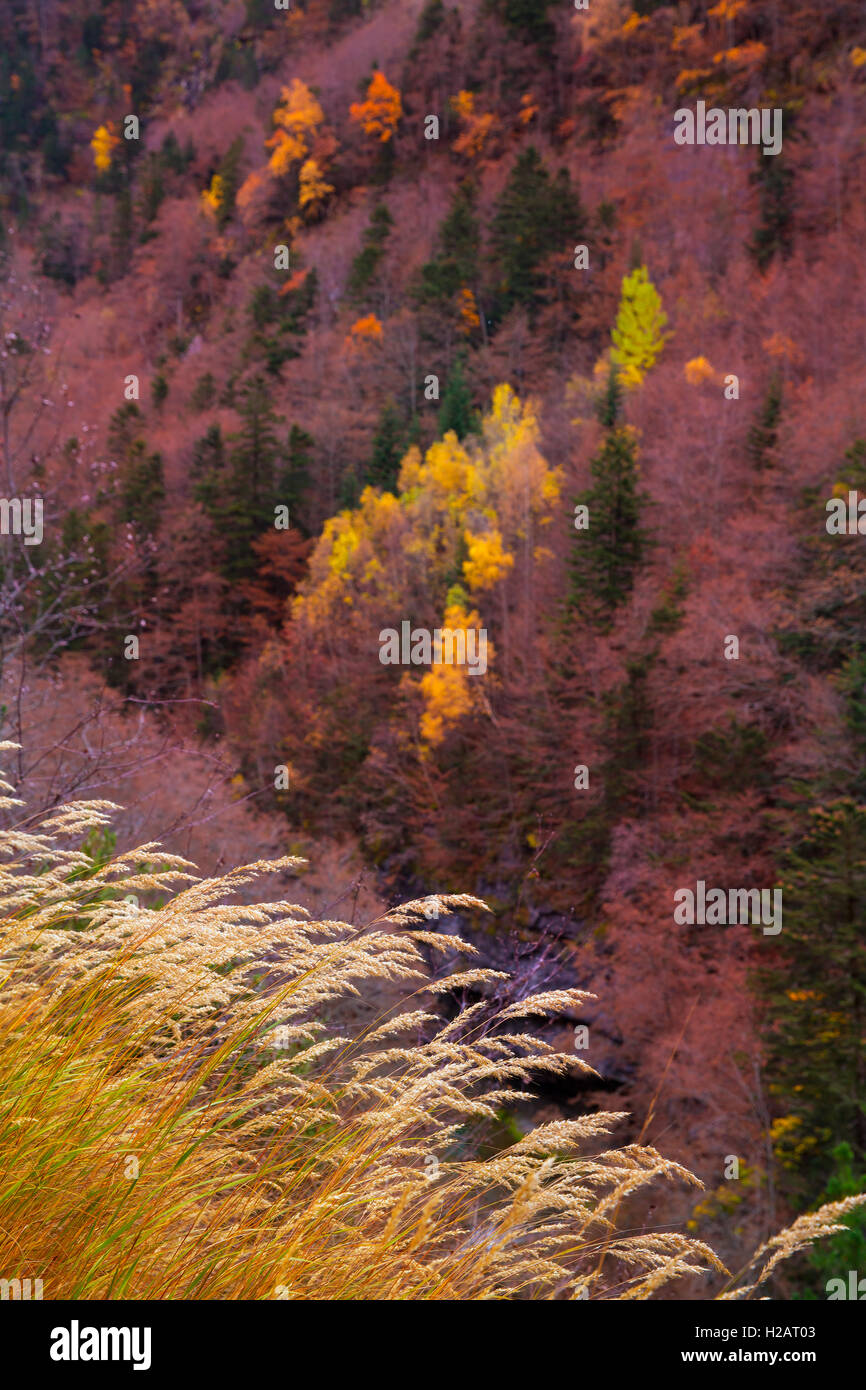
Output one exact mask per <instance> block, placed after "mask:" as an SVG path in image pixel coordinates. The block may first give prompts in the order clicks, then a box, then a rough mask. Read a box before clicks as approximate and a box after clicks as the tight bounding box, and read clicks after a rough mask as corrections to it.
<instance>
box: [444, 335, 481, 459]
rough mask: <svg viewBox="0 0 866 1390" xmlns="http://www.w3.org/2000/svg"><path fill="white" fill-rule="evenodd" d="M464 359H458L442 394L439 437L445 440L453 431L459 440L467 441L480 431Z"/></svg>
mask: <svg viewBox="0 0 866 1390" xmlns="http://www.w3.org/2000/svg"><path fill="white" fill-rule="evenodd" d="M463 366H464V359H463V357H462V356H460V357H458V358H457V359H456V360H455V362H454V366H453V367H452V368H451V372H450V374H449V376H448V380H447V382H446V383H445V390H444V391H443V393H442V401H441V403H440V406H439V437H440V439H441V438H443V437H444V436H445V435H446V434H447V433H448V431H449V430H453V431H454V433H455V434H456V435H457V438H458V439H465V437H466V435H467V434H473V433H475V432H476V431H477V429H478V415H477V413H476V411H474V410H473V409H472V396H471V393H470V391H469V387H468V386H467V384H466V378H465V376H464V375H463Z"/></svg>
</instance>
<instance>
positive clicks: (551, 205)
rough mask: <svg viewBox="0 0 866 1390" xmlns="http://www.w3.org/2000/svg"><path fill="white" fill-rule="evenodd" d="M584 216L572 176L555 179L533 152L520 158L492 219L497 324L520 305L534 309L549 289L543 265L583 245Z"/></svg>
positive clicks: (536, 153)
mask: <svg viewBox="0 0 866 1390" xmlns="http://www.w3.org/2000/svg"><path fill="white" fill-rule="evenodd" d="M585 220H586V219H585V215H584V211H583V208H582V207H581V204H580V199H579V197H578V195H577V193H576V192H575V190H574V189H573V188H572V186H571V180H570V178H569V175H568V172H567V170H564V169H562V170H560V171H559V173H558V174H557V175H556V177H555V178H551V176H550V171H549V170H548V169H547V167H546V165H545V164H544V161H543V160H542V158H541V156H540V154H539V153H538V151H537V150H536V149H535V147H534V146H532V145H530V147H529V148H528V149H527V150H524V152H523V154H521V155H520V157H519V158H518V160H517V162H516V164H515V165H514V168H513V169H512V171H511V174H510V175H509V178H508V182H507V184H506V185H505V188H504V190H503V193H502V196H501V198H500V199H499V202H498V203H497V206H496V212H495V215H494V218H493V226H492V234H491V247H492V250H493V253H494V256H495V258H496V266H497V275H498V279H497V283H496V299H495V307H494V315H493V317H494V319H496V320H498V319H501V318H503V317H504V316H505V314H507V313H508V311H509V309H511V308H512V307H513V306H514V305H515V304H522V305H525V306H526V307H527V308H532V307H533V305H534V304H535V302H536V299H537V296H538V295H539V292H540V291H541V290H542V289H543V287H544V283H545V277H544V271H543V268H542V267H543V262H544V260H545V258H546V257H547V256H549V255H551V254H552V253H554V252H557V251H560V252H562V251H566V250H568V249H569V248H570V247H571V246H573V245H574V243H575V241H577V240H579V238H580V236H581V234H582V230H583V225H584V222H585Z"/></svg>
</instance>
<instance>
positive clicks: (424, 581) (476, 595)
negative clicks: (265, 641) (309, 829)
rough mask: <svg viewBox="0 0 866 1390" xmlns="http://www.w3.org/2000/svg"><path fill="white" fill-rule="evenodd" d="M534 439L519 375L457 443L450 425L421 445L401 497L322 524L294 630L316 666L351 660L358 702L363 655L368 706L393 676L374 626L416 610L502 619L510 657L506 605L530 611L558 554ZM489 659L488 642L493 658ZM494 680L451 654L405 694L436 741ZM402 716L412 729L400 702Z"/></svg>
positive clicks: (552, 494)
mask: <svg viewBox="0 0 866 1390" xmlns="http://www.w3.org/2000/svg"><path fill="white" fill-rule="evenodd" d="M538 445H539V430H538V423H537V420H536V416H535V412H534V408H533V406H532V404H531V403H529V402H522V401H520V400H519V398H518V397H517V396H516V395H515V393H514V391H513V390H512V389H511V387H510V386H506V385H502V386H497V387H496V389H495V391H494V393H493V401H492V405H491V409H490V411H489V413H488V414H487V415H486V416H485V417H484V420H483V422H482V427H481V433H480V435H479V436H478V437H474V436H469V437H467V438H466V439H464V440H463V441H460V440H459V439H458V438H457V436H456V434H454V433H453V432H452V431H449V432H448V433H447V434H446V435H445V437H444V439H438V440H435V441H434V443H432V444H431V445H430V447H429V448H428V449H427V450H426V452H425V453H424V454H422V452H421V450H420V449H418V448H417V447H416V446H413V447H412V448H410V449H409V451H408V452H407V454H406V455H405V457H404V459H403V462H402V465H401V469H400V474H399V478H398V483H397V492H396V495H393V494H391V493H388V492H385V493H380V492H379V491H378V490H377V489H375V488H372V487H367V488H365V489H364V491H363V492H362V494H361V499H360V503H359V505H358V506H357V507H356V508H353V509H352V510H347V511H344V512H341V513H340V515H339V516H337V517H334V518H332V519H331V520H330V521H328V522H327V523H326V525H325V528H324V531H323V533H322V536H321V538H320V540H319V542H318V544H317V546H316V548H315V551H314V552H313V555H312V558H311V561H310V568H309V573H308V575H307V578H306V580H305V581H304V582H303V583H302V585H301V586H300V589H299V592H298V595H297V597H296V598H295V600H294V602H293V605H292V610H291V613H292V616H291V620H290V623H289V631H288V633H287V636H288V637H289V639H290V641H291V642H292V644H293V647H294V649H295V650H298V651H301V650H302V651H303V652H304V653H305V657H304V660H305V661H309V662H310V666H311V668H313V667H315V668H316V669H318V670H320V671H322V672H326V671H331V672H335V671H336V670H337V669H338V667H339V666H340V663H341V662H343V663H344V665H346V666H347V669H348V667H351V670H352V671H353V672H354V673H355V675H354V676H353V698H354V701H355V705H356V708H359V707H360V702H362V701H363V700H364V698H365V689H364V683H363V682H359V681H358V679H357V671H358V669H359V665H358V663H359V661H361V660H366V661H367V662H369V666H368V668H367V669H369V671H370V676H371V679H370V681H369V682H368V683H367V684H368V686H369V699H370V702H371V706H373V705H375V708H376V710H377V711H381V708H382V690H383V686H382V683H381V682H377V681H376V679H375V678H376V674H377V672H382V673H383V674H384V669H385V668H384V667H381V666H379V664H378V662H377V661H376V657H375V651H376V637H377V634H378V633H379V632H380V630H381V629H383V628H386V627H388V628H394V629H399V628H400V623H401V622H402V621H403V620H405V619H407V618H410V619H411V620H412V621H413V622H417V623H426V625H427V627H428V629H429V630H430V631H434V630H435V629H436V628H437V627H440V628H441V627H443V626H444V627H446V628H448V629H451V630H454V631H455V632H457V633H459V632H461V631H462V632H464V633H466V632H468V631H469V630H470V629H473V630H476V631H477V630H478V629H480V628H484V627H486V625H487V623H488V622H490V621H491V620H492V618H493V617H495V618H496V620H497V622H501V623H502V624H503V628H502V632H503V635H502V639H501V641H500V639H499V638H497V644H498V646H499V647H500V649H501V650H502V651H503V652H504V654H505V657H506V659H507V656H508V650H509V646H508V644H509V642H510V641H511V640H512V637H510V636H509V632H511V631H512V630H513V628H514V624H513V623H511V622H510V620H509V622H508V623H506V622H505V615H506V614H507V613H508V612H509V611H510V610H515V611H516V610H517V609H518V608H519V609H520V611H521V612H522V613H525V611H526V605H527V603H528V602H529V601H530V600H529V597H528V596H529V595H531V593H532V591H533V585H534V576H535V573H536V571H537V570H539V569H540V567H542V566H544V565H546V564H547V563H548V561H549V552H548V551H547V550H546V549H545V547H544V546H543V545H542V544H540V541H541V539H542V537H543V536H544V534H545V531H546V529H547V528H549V527H550V525H551V524H552V521H553V519H554V516H555V515H556V509H557V503H558V498H559V492H560V482H559V475H558V473H557V471H556V470H554V469H551V468H549V467H548V465H547V462H546V460H545V459H544V457H543V456H542V454H541V451H540V449H539V447H538ZM455 579H457V580H458V581H459V582H458V583H457V584H455ZM443 615H444V617H443ZM506 628H507V629H508V630H507V631H506ZM521 631H522V630H521ZM521 640H522V637H521ZM317 652H319V653H321V654H322V657H323V658H324V659H323V660H321V661H319V660H318V658H317V657H316V655H315V654H316V653H317ZM353 653H354V654H355V655H354V656H353V655H352V654H353ZM492 658H493V646H492V642H491V641H488V642H487V645H486V668H487V670H489V669H490V667H491V663H492ZM385 679H387V680H389V681H390V680H391V679H393V677H392V675H391V674H390V673H389V674H388V675H387V677H385ZM485 683H486V678H485V674H484V673H483V672H481V671H480V670H479V672H478V674H475V675H469V673H468V670H467V668H466V666H464V665H459V664H450V663H448V661H447V659H446V660H445V661H443V662H441V663H439V662H435V661H434V663H433V665H431V666H430V667H429V668H428V669H426V670H425V669H423V668H422V669H421V670H418V669H417V668H411V669H410V670H409V671H408V672H406V673H405V681H404V683H403V685H402V687H401V692H402V694H403V695H404V696H405V697H406V698H408V699H409V700H410V701H416V702H418V700H419V697H420V716H419V725H418V728H419V733H420V740H421V744H422V746H424V745H426V746H428V747H431V748H432V747H434V746H436V745H437V744H439V743H441V742H442V741H443V740H444V738H445V737H446V735H447V734H448V732H449V730H451V729H453V728H455V727H456V726H457V725H458V724H459V722H460V721H461V720H462V719H464V718H466V717H467V716H468V715H469V713H470V712H471V711H473V710H474V711H479V710H480V711H483V710H484V708H485V705H484V697H483V692H482V687H483V686H484V685H485ZM316 708H317V710H318V711H321V710H322V709H323V708H325V702H324V701H322V700H321V699H320V700H319V701H318V702H317V705H316ZM316 717H318V715H317V716H316ZM322 717H323V718H325V717H326V716H322ZM371 717H372V716H371ZM380 717H381V716H380ZM394 718H395V721H396V723H398V724H399V725H400V726H401V727H402V728H404V729H405V725H406V720H405V716H404V714H403V712H402V711H397V712H395V716H394ZM323 736H324V735H323Z"/></svg>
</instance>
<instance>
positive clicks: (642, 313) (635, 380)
mask: <svg viewBox="0 0 866 1390" xmlns="http://www.w3.org/2000/svg"><path fill="white" fill-rule="evenodd" d="M667 321H668V316H667V314H666V313H665V311H664V309H663V308H662V302H661V298H660V296H659V292H658V290H657V289H656V287H655V285H654V284H653V283H652V281H651V280H650V278H649V272H648V270H647V268H646V266H645V265H641V266H638V267H637V269H636V270H633V271H632V273H631V275H626V276H625V278H624V279H623V282H622V298H621V299H620V303H619V312H618V314H617V316H616V327H615V328H614V330H613V332H612V334H611V337H612V339H613V347H612V349H611V352H610V359H611V361H612V362H614V363H615V364H616V365H617V367H618V368H619V377H620V380H621V381H622V383H623V385H624V386H640V384H641V382H642V381H643V379H644V377H645V376H646V374H647V372H648V371H649V369H650V367H652V366H653V365H654V363H655V362H656V359H657V358H658V356H659V354H660V353H661V351H662V348H663V347H664V345H665V342H666V341H667V339H668V338H669V337H670V334H669V333H666V332H665V325H666V324H667Z"/></svg>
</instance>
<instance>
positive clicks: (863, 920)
mask: <svg viewBox="0 0 866 1390" xmlns="http://www.w3.org/2000/svg"><path fill="white" fill-rule="evenodd" d="M780 886H781V890H782V931H781V933H780V934H779V936H778V938H776V939H775V941H774V943H773V946H772V947H771V948H770V949H771V950H772V957H771V960H770V961H768V963H767V964H766V965H764V967H763V968H762V969H760V970H759V972H758V983H759V987H760V992H761V994H762V996H763V999H764V1004H765V1008H764V1042H765V1054H766V1059H767V1072H768V1076H769V1082H770V1090H771V1093H772V1094H773V1095H774V1097H775V1100H776V1106H777V1109H778V1110H779V1111H780V1112H781V1118H782V1123H781V1125H780V1126H779V1133H780V1134H781V1136H782V1145H781V1150H780V1157H781V1158H782V1162H783V1165H784V1166H785V1167H786V1169H787V1171H788V1172H789V1174H790V1175H791V1179H792V1183H793V1186H794V1190H795V1191H800V1192H801V1193H802V1194H803V1195H804V1196H805V1197H807V1198H815V1197H817V1195H818V1194H819V1193H820V1192H821V1190H822V1189H823V1187H824V1184H825V1183H826V1180H827V1174H828V1172H829V1171H830V1169H831V1166H832V1164H831V1158H832V1152H833V1149H834V1148H835V1147H836V1146H837V1145H838V1144H839V1143H842V1142H845V1143H848V1144H850V1145H851V1147H852V1150H853V1158H854V1162H855V1163H856V1164H857V1165H860V1166H862V1165H863V1163H864V1160H866V1046H864V1038H866V806H861V805H859V804H858V803H857V802H855V801H854V800H853V798H850V797H843V798H841V799H839V800H837V801H834V802H831V803H830V804H828V805H826V806H822V807H819V808H816V809H815V810H813V812H812V815H811V824H810V825H809V827H808V829H807V831H806V833H805V835H804V836H803V838H802V840H801V842H800V843H799V844H798V845H797V846H796V847H795V848H793V849H791V850H790V851H789V852H788V854H787V855H786V856H785V859H784V862H783V872H782V876H781V883H780Z"/></svg>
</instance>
